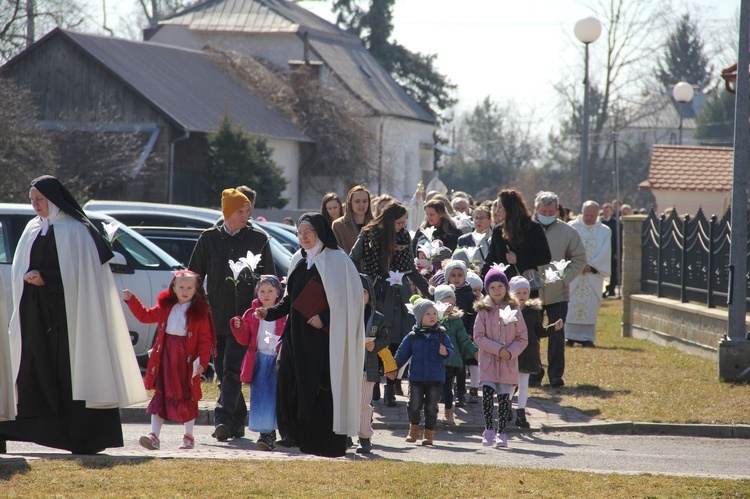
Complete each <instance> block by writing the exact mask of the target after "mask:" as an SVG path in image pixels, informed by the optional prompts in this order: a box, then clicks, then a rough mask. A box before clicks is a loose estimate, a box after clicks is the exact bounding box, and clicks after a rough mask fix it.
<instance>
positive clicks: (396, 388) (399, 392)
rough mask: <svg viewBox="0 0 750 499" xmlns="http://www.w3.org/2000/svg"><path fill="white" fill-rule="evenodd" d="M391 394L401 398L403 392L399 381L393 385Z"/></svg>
mask: <svg viewBox="0 0 750 499" xmlns="http://www.w3.org/2000/svg"><path fill="white" fill-rule="evenodd" d="M393 394H394V395H399V396H401V397H403V396H404V390H403V389H402V388H401V380H400V379H397V380H395V381H394V383H393Z"/></svg>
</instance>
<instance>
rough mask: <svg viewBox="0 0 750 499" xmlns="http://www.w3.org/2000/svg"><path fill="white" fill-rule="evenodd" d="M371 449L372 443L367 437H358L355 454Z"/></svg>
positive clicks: (367, 452) (368, 451) (364, 452)
mask: <svg viewBox="0 0 750 499" xmlns="http://www.w3.org/2000/svg"><path fill="white" fill-rule="evenodd" d="M371 450H372V443H371V442H370V439H369V438H361V437H360V439H359V447H357V454H369V453H370V451H371Z"/></svg>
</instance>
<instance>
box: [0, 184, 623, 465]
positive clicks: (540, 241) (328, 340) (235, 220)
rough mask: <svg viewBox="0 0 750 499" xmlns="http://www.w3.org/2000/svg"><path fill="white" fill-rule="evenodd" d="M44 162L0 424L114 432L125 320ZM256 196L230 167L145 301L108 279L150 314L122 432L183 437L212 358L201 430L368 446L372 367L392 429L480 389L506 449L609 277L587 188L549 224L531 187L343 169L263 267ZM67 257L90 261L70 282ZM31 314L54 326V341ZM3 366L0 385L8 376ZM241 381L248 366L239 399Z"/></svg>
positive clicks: (429, 425) (332, 449)
mask: <svg viewBox="0 0 750 499" xmlns="http://www.w3.org/2000/svg"><path fill="white" fill-rule="evenodd" d="M50 179H51V177H49V178H46V177H45V178H42V179H37V180H35V182H34V184H32V189H31V192H30V197H31V199H32V204H33V205H34V207H35V209H36V211H37V214H38V217H37V218H35V219H34V220H32V222H30V224H29V227H27V229H26V232H25V233H24V236H23V237H22V243H23V244H22V245H19V251H18V252H17V253H16V258H14V263H13V276H14V282H13V295H14V300H13V302H14V306H15V308H14V313H13V319H12V320H11V335H10V342H9V345H8V346H7V347H6V349H5V350H6V352H10V354H11V355H10V357H11V358H12V359H13V362H12V363H11V365H12V372H11V373H10V374H8V373H5V372H4V371H3V372H2V373H0V374H3V376H4V377H5V378H8V376H9V375H10V376H12V378H10V379H11V380H15V387H17V396H16V398H17V400H16V399H14V398H13V397H12V396H11V397H9V396H8V393H7V392H8V389H7V388H6V389H3V393H2V395H3V397H2V398H0V403H2V404H3V405H0V409H5V410H4V412H3V413H2V414H0V418H1V419H0V421H2V419H6V420H7V421H3V422H0V443H1V444H4V441H5V440H13V439H18V440H30V441H35V442H38V443H41V444H43V445H49V446H53V447H59V448H63V449H68V450H71V451H73V452H87V453H91V452H98V451H100V450H101V449H103V448H106V447H112V446H121V445H122V431H121V429H120V428H119V416H118V414H117V410H116V407H118V405H119V406H120V407H122V406H123V405H129V404H130V403H133V402H136V401H139V400H143V399H145V390H144V389H143V388H144V383H140V384H139V386H138V387H137V388H133V386H134V382H133V379H134V378H133V375H134V372H137V367H136V366H134V365H131V364H130V363H129V362H126V361H125V360H123V359H122V358H121V357H128V356H127V355H125V354H124V353H123V352H121V351H120V350H118V348H122V346H121V344H122V338H121V336H122V335H123V334H125V335H126V334H127V331H126V330H125V331H124V333H123V332H122V331H121V329H122V328H123V327H124V318H122V317H121V315H122V312H121V311H120V315H119V316H118V315H117V313H116V311H115V310H114V309H116V308H117V307H115V306H114V305H117V306H119V304H117V303H115V304H114V305H113V304H112V303H113V301H112V298H111V297H112V291H113V288H114V283H113V282H112V279H111V274H109V275H108V272H109V267H108V265H106V262H107V261H108V260H109V258H111V250H110V249H109V246H108V244H107V241H102V240H100V238H101V236H98V232H96V231H95V230H92V229H91V224H90V222H88V220H87V219H86V218H85V215H83V213H82V211H81V210H80V207H79V206H78V205H77V203H76V202H75V200H73V199H72V196H70V195H69V194H67V191H65V190H64V187H62V184H60V183H59V182H58V181H57V180H56V179H52V180H50ZM60 193H62V194H60ZM63 194H64V195H63ZM255 195H256V194H255V192H254V191H253V190H252V189H249V188H247V187H245V186H240V187H237V188H234V189H226V190H224V191H223V193H222V196H221V206H222V214H223V219H222V220H220V221H219V222H218V223H217V225H216V226H215V227H213V228H211V229H208V230H206V231H205V232H204V233H203V234H202V235H201V236H200V238H199V240H198V242H197V244H196V247H195V250H194V252H193V255H192V258H191V259H190V263H189V265H188V269H187V270H184V271H179V272H177V273H176V274H175V276H174V279H173V280H172V283H171V285H170V287H169V289H168V290H166V291H164V292H163V293H162V294H161V295H160V296H159V297H158V299H157V303H156V304H155V305H154V306H153V307H151V308H147V307H146V306H144V305H143V304H141V303H140V301H138V298H137V297H136V296H134V295H133V293H131V292H130V291H129V290H123V291H122V298H123V299H124V300H125V301H126V303H127V306H128V307H129V308H130V310H131V311H132V312H133V314H134V315H135V316H136V317H137V318H138V319H139V320H141V321H143V322H153V323H157V325H158V335H157V339H156V342H155V344H154V349H153V351H152V354H151V357H150V359H149V363H148V368H147V371H146V376H145V379H144V382H145V388H148V389H151V390H153V391H154V394H153V397H152V399H151V402H150V403H149V405H148V409H147V413H148V414H150V415H151V432H150V433H149V434H148V435H145V436H143V437H141V439H140V444H141V445H142V446H143V447H145V448H147V449H150V450H156V449H160V448H161V442H160V440H159V435H160V430H161V427H162V424H163V423H164V421H165V420H172V421H176V422H179V423H182V424H184V429H185V432H184V436H183V440H182V443H181V445H180V447H179V448H180V449H184V450H189V449H192V448H194V446H195V439H194V437H193V425H194V421H195V417H196V416H197V404H198V401H199V400H200V399H201V396H202V394H201V389H200V376H201V374H202V373H203V372H204V371H205V370H206V369H207V366H208V363H209V361H210V360H211V358H213V363H214V368H215V376H216V381H217V382H218V384H219V390H220V395H219V398H218V400H217V402H216V407H215V417H214V421H215V428H214V433H213V435H212V436H213V437H214V438H215V439H216V440H218V441H220V442H225V441H228V440H229V439H234V438H243V437H244V436H245V429H246V428H247V429H249V430H250V431H252V432H257V433H258V434H259V437H258V439H257V442H256V445H257V447H258V448H259V449H262V450H273V449H275V448H277V447H287V448H289V447H299V448H300V450H301V451H302V452H304V453H310V454H314V455H319V456H326V457H337V456H342V455H344V454H345V453H346V451H347V449H348V448H349V447H350V446H352V445H353V442H352V439H351V437H353V436H355V435H356V436H357V437H358V446H357V450H356V452H358V453H364V454H367V453H370V452H372V450H373V443H372V441H371V439H372V436H373V430H372V414H373V409H372V400H378V399H380V397H381V380H382V379H383V377H384V378H385V385H384V386H383V392H382V397H383V399H384V403H385V404H386V405H387V406H395V405H397V401H396V395H403V394H404V393H405V391H404V387H403V386H402V379H405V380H406V381H407V382H408V407H407V410H408V416H409V421H410V427H409V431H408V434H407V435H406V442H409V443H415V442H418V441H420V440H421V444H422V445H431V444H433V442H434V439H435V433H434V430H435V426H436V424H437V421H438V416H439V414H440V410H439V405H440V404H442V405H443V419H444V422H445V423H446V424H449V425H450V424H455V417H454V407H463V406H465V405H466V404H467V403H480V402H481V404H482V410H483V413H484V417H485V430H484V432H483V434H482V445H484V446H495V447H498V448H506V447H507V446H508V440H507V436H506V433H505V428H506V425H507V424H508V422H509V421H514V424H515V425H516V426H518V427H520V428H528V427H529V422H528V419H527V418H526V413H525V407H526V403H527V400H528V396H529V393H528V389H529V387H530V386H535V385H536V386H538V385H540V384H541V383H542V382H543V380H544V377H545V374H546V375H547V378H548V382H549V385H550V386H551V387H562V386H564V385H565V381H564V374H565V347H566V346H568V347H572V346H574V345H576V344H580V345H581V346H583V347H594V346H595V343H594V342H595V340H596V318H597V313H598V309H599V305H600V303H601V300H603V299H604V297H606V296H614V295H615V294H616V290H617V284H618V283H617V280H616V273H617V266H618V263H619V262H618V260H617V255H618V254H619V252H618V251H616V247H615V243H614V242H613V239H614V238H613V237H612V232H613V231H615V230H618V226H617V225H616V223H617V218H616V217H613V216H612V215H613V208H612V205H610V204H605V205H604V206H602V207H601V208H600V207H599V205H598V204H597V203H596V202H594V201H587V202H586V203H584V205H583V206H582V207H581V214H580V215H578V216H577V217H575V219H573V220H571V221H570V223H568V222H567V220H566V218H567V217H569V216H570V214H569V212H566V211H565V210H564V209H562V206H561V204H560V202H559V199H558V197H557V195H556V194H555V193H553V192H548V191H543V192H539V193H538V194H537V195H536V197H535V199H534V200H533V206H532V208H533V211H532V208H529V205H527V203H526V201H525V200H524V198H523V196H522V195H521V193H520V192H519V191H517V190H514V189H501V190H500V191H499V192H498V195H497V197H496V199H494V200H488V201H485V202H481V203H476V202H475V201H474V200H473V199H472V198H471V196H469V195H468V194H466V193H462V192H455V193H453V194H452V195H451V196H450V197H448V196H447V193H445V192H436V191H430V192H425V191H424V189H420V190H418V192H417V193H416V195H415V197H414V199H413V200H412V201H411V203H409V204H408V205H407V204H404V203H401V202H399V201H398V200H395V199H393V198H392V197H390V196H387V195H381V196H377V197H375V196H372V195H371V193H370V192H369V190H368V189H367V188H366V187H365V186H362V185H358V186H354V187H352V188H351V189H350V190H349V192H348V194H347V196H346V198H345V200H344V202H342V201H341V199H340V198H339V196H338V195H337V194H335V193H329V194H327V195H326V196H324V197H323V199H322V201H321V208H320V212H318V213H315V212H311V213H306V214H304V215H302V216H301V217H300V218H299V219H298V220H297V221H296V222H295V223H294V224H295V225H296V232H297V235H298V238H299V242H300V246H301V248H300V249H299V250H298V251H297V252H296V253H295V254H294V256H293V258H292V261H291V265H290V267H289V273H288V275H287V276H286V277H285V278H284V279H283V280H279V279H278V278H277V277H276V276H274V275H272V274H273V268H274V267H273V259H272V255H271V252H270V245H269V243H268V236H267V235H266V234H265V233H264V232H262V231H261V230H259V229H257V228H256V227H254V226H253V224H252V220H251V215H252V212H253V207H254V203H255ZM623 208H624V206H623ZM87 222H88V223H87ZM79 226H80V227H79ZM73 229H75V230H76V231H78V232H81V233H82V234H89V237H88V239H86V238H83V237H79V239H80V240H78V242H77V244H79V245H82V246H83V245H84V243H86V244H85V246H86V251H87V252H86V254H87V255H89V256H88V257H87V258H88V260H87V261H86V262H79V261H78V260H81V258H80V257H78V256H75V257H74V255H73V254H70V250H69V249H68V244H69V239H70V237H71V236H66V235H65V234H66V231H72V230H73ZM55 237H56V238H57V240H58V241H60V240H62V241H63V242H64V245H62V246H60V243H59V242H58V244H57V246H56V245H55ZM62 238H64V239H62ZM108 252H109V253H108ZM74 258H78V260H76V261H75V265H68V263H69V262H70V261H72V260H73V259H74ZM69 267H70V268H74V269H76V272H82V273H85V272H89V271H91V272H95V274H94V275H93V276H92V278H91V279H87V280H84V281H82V282H78V281H76V283H75V284H73V283H71V282H69V281H72V279H69V278H68V277H67V274H68V273H69V270H70V269H69ZM101 276H103V277H101ZM107 276H108V277H107ZM16 281H18V282H16ZM84 286H92V287H93V288H94V289H96V291H95V294H97V298H98V299H101V300H104V302H103V303H101V305H100V306H99V307H98V308H100V309H101V310H104V311H105V312H104V315H105V317H104V318H94V319H90V318H88V317H85V315H86V314H90V313H91V311H92V310H91V309H92V308H93V309H97V307H88V306H87V307H78V306H76V305H77V304H78V303H79V302H80V301H81V300H83V298H84V296H88V294H84V293H85V292H87V291H91V290H89V289H83V288H84ZM76 314H77V316H76ZM71 316H73V317H71ZM545 316H546V319H545ZM72 318H73V319H75V320H74V321H71V319H72ZM90 320H91V321H99V322H92V324H98V325H100V328H99V329H98V330H97V331H96V332H94V331H92V330H90V329H88V328H82V327H81V326H80V324H82V323H83V324H88V322H86V321H90ZM545 322H546V324H547V325H546V326H545ZM50 328H53V329H54V330H55V331H58V333H56V335H55V338H54V340H51V337H50V335H49V333H48V332H49V331H50ZM115 338H116V340H115ZM543 338H546V339H547V340H546V342H547V356H546V359H547V366H546V371H545V369H544V366H543V364H542V357H541V339H543ZM84 341H86V342H91V345H92V348H101V349H102V350H106V351H107V355H109V356H112V355H114V356H115V357H116V359H115V360H116V361H117V362H116V364H113V365H116V366H118V367H119V368H120V369H119V370H117V369H116V370H115V371H116V372H115V376H116V377H117V378H118V379H116V380H114V381H113V382H112V392H113V393H112V394H107V395H108V396H107V397H104V398H102V397H98V395H99V392H100V391H101V390H93V389H92V388H91V387H90V386H88V385H90V384H91V383H87V382H86V381H85V380H81V379H78V378H77V377H76V374H77V373H78V372H79V371H80V369H78V366H77V364H78V363H82V365H85V366H87V367H88V366H89V364H92V368H96V367H97V366H98V365H99V364H101V362H103V361H102V360H101V359H97V361H96V362H86V360H85V357H91V356H92V351H87V354H86V355H85V356H83V355H82V356H77V355H74V354H75V353H76V352H75V351H74V347H75V346H76V345H80V344H81V343H82V342H84ZM112 344H114V345H115V346H116V347H117V348H112V347H110V345H112ZM68 345H70V348H68ZM128 346H129V345H128ZM0 347H2V343H1V342H0ZM4 353H5V352H4ZM131 357H132V356H131ZM82 358H83V359H82ZM40 359H44V362H41V361H40ZM49 359H52V360H53V361H54V362H47V360H49ZM133 362H134V359H133ZM134 370H135V371H134ZM136 375H137V374H136ZM120 378H122V379H120ZM50 379H61V380H65V381H66V383H67V385H66V383H62V384H61V385H60V384H58V385H56V386H52V385H51V384H50V382H49V380H50ZM0 381H3V380H2V379H0ZM7 381H8V380H7V379H6V380H5V381H4V382H3V383H0V389H2V388H3V387H6V386H10V387H13V386H14V385H13V383H8V382H7ZM467 382H468V385H469V386H468V389H467ZM243 384H249V385H250V400H249V409H248V402H246V401H245V399H244V396H243V394H242V385H243ZM90 392H91V394H90ZM480 392H481V394H480ZM516 393H517V395H518V399H517V408H516V411H515V417H513V412H512V407H511V402H512V400H513V398H514V395H515V394H516ZM480 397H481V398H480ZM495 407H497V414H498V415H499V418H498V419H494V417H493V414H494V410H495ZM8 409H10V410H8ZM90 413H91V414H90ZM78 421H91V424H90V425H86V430H85V432H83V433H84V435H79V434H78V433H80V431H79V430H75V429H74V428H75V427H77V425H75V424H74V422H78ZM277 431H278V435H277ZM277 437H278V438H277Z"/></svg>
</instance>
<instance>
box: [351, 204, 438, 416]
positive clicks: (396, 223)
mask: <svg viewBox="0 0 750 499" xmlns="http://www.w3.org/2000/svg"><path fill="white" fill-rule="evenodd" d="M406 213H407V209H406V206H404V205H403V204H401V203H399V202H398V201H395V202H392V203H390V204H388V205H386V206H385V207H384V208H383V210H382V211H381V212H380V214H379V215H378V216H377V217H376V218H374V219H373V220H372V221H371V222H370V223H369V224H367V225H366V226H365V227H364V228H363V229H362V232H361V233H360V235H359V237H358V238H357V242H356V243H355V244H354V247H353V248H352V251H351V252H350V253H349V256H350V257H351V259H352V260H353V261H354V263H355V265H357V268H359V270H360V272H362V273H363V274H367V275H368V276H369V277H370V279H371V280H372V282H373V286H374V289H375V297H374V298H375V306H376V308H377V310H378V311H379V312H380V313H382V314H383V315H384V316H385V317H386V320H387V322H388V343H389V348H390V349H391V351H392V352H394V353H395V351H396V350H397V349H398V346H399V344H401V340H402V339H403V338H404V336H406V334H408V332H409V331H410V330H411V328H412V327H413V326H414V316H412V315H410V314H409V313H408V311H407V309H406V304H407V303H409V298H410V297H411V285H410V283H413V284H414V285H415V286H416V287H417V289H419V291H420V293H422V295H423V296H429V294H430V290H429V284H428V283H427V280H426V279H425V278H424V277H423V276H422V274H420V273H419V271H418V270H417V268H416V267H415V266H414V253H412V250H411V236H410V235H409V231H408V230H406ZM391 271H396V272H401V273H403V274H404V276H403V280H402V284H400V285H398V284H395V285H394V284H391V283H389V282H388V281H387V279H388V278H389V272H391ZM395 386H400V381H395V380H390V379H389V380H388V384H387V385H386V390H385V402H386V405H388V406H390V407H393V406H394V405H396V399H395V390H397V389H396V388H395Z"/></svg>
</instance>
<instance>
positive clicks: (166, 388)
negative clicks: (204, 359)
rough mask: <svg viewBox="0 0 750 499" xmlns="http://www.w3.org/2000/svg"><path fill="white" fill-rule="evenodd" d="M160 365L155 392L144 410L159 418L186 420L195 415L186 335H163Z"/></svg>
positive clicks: (190, 364)
mask: <svg viewBox="0 0 750 499" xmlns="http://www.w3.org/2000/svg"><path fill="white" fill-rule="evenodd" d="M164 336H165V337H164V350H162V354H161V355H162V359H161V366H160V368H159V374H158V375H157V376H156V382H155V390H156V393H155V394H154V397H153V398H152V399H151V402H150V403H149V404H148V408H147V409H146V413H147V414H156V415H157V416H159V417H160V418H162V419H168V420H170V421H176V422H178V423H186V422H188V421H191V420H193V419H195V418H197V417H198V401H197V400H193V392H192V389H191V385H190V381H191V379H192V374H193V365H192V363H188V361H187V358H188V355H187V351H186V349H185V344H186V338H185V337H184V336H176V335H173V334H166V335H164Z"/></svg>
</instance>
